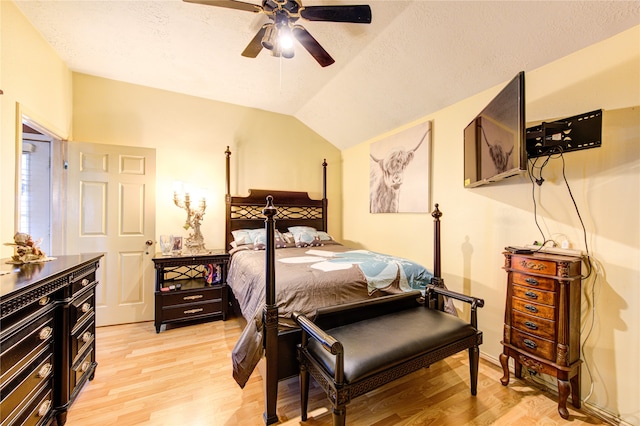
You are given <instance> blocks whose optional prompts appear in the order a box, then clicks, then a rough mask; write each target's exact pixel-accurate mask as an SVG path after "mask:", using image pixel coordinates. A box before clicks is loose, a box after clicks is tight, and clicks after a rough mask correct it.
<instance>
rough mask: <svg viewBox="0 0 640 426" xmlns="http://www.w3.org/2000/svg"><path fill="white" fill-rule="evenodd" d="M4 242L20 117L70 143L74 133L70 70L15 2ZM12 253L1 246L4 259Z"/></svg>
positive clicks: (9, 43) (4, 41)
mask: <svg viewBox="0 0 640 426" xmlns="http://www.w3.org/2000/svg"><path fill="white" fill-rule="evenodd" d="M0 20H1V21H0V22H1V26H0V34H1V40H0V45H1V49H0V88H1V89H2V90H3V92H4V94H3V95H0V103H1V105H2V106H1V110H0V138H1V139H0V190H1V191H2V192H1V193H2V203H0V242H8V241H13V234H14V232H15V227H14V221H15V214H14V211H15V188H16V186H15V185H16V183H15V170H16V167H15V152H16V131H17V129H19V123H20V120H21V118H20V117H21V114H26V115H28V116H29V117H30V118H32V119H33V120H35V121H37V122H38V123H40V124H42V125H44V126H46V127H47V128H48V129H50V130H51V131H52V132H54V133H55V134H56V135H58V136H60V137H62V138H66V137H68V135H69V132H70V130H71V71H69V69H68V68H67V66H66V65H65V64H64V62H62V61H61V60H60V58H59V57H58V55H57V54H56V53H55V52H54V50H53V49H52V48H51V46H49V44H47V42H45V41H44V39H43V38H42V37H41V36H40V34H39V33H38V32H36V31H35V29H34V28H33V27H32V26H31V24H30V23H29V22H28V21H27V20H26V19H25V17H24V15H22V13H21V12H20V11H19V10H18V9H17V7H16V6H15V4H14V3H13V2H10V1H1V2H0ZM12 254H13V251H12V249H11V247H7V246H4V245H0V257H7V256H10V255H12Z"/></svg>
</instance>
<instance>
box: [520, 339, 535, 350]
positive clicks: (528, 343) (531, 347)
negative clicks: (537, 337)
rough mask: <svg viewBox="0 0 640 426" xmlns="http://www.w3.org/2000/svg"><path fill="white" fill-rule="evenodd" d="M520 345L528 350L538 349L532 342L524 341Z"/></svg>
mask: <svg viewBox="0 0 640 426" xmlns="http://www.w3.org/2000/svg"><path fill="white" fill-rule="evenodd" d="M522 343H524V345H525V346H526V347H528V348H529V349H536V348H537V347H538V345H536V342H534V341H533V340H529V339H524V340H523V341H522Z"/></svg>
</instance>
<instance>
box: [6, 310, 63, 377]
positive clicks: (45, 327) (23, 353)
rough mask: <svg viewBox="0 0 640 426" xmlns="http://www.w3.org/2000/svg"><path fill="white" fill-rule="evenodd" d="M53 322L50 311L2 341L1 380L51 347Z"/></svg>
mask: <svg viewBox="0 0 640 426" xmlns="http://www.w3.org/2000/svg"><path fill="white" fill-rule="evenodd" d="M53 322H54V321H53V314H52V313H48V314H47V315H44V316H42V317H40V318H37V319H36V320H35V321H33V322H32V323H31V324H29V325H28V326H26V327H25V328H23V329H22V330H20V331H19V332H16V333H14V334H13V335H10V336H7V337H6V338H5V339H3V340H2V342H0V346H2V354H1V355H0V370H1V377H0V380H1V381H2V383H4V382H5V381H6V380H9V377H11V376H13V375H14V374H16V372H18V371H19V370H21V369H23V368H24V367H25V365H27V364H29V363H30V362H31V361H32V359H33V356H34V355H35V354H37V353H39V352H41V351H42V350H43V349H44V348H50V347H51V344H52V342H53Z"/></svg>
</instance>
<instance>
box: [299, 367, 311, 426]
mask: <svg viewBox="0 0 640 426" xmlns="http://www.w3.org/2000/svg"><path fill="white" fill-rule="evenodd" d="M308 402H309V371H308V370H307V367H306V366H305V365H304V364H303V363H300V417H301V418H302V421H303V422H304V421H306V420H307V405H308Z"/></svg>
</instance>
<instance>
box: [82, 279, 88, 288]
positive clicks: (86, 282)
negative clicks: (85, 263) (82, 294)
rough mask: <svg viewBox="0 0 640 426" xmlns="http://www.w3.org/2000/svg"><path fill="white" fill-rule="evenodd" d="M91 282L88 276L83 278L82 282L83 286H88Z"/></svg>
mask: <svg viewBox="0 0 640 426" xmlns="http://www.w3.org/2000/svg"><path fill="white" fill-rule="evenodd" d="M89 282H90V281H89V280H88V279H87V278H83V279H82V282H81V284H82V287H86V286H88V285H89Z"/></svg>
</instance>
